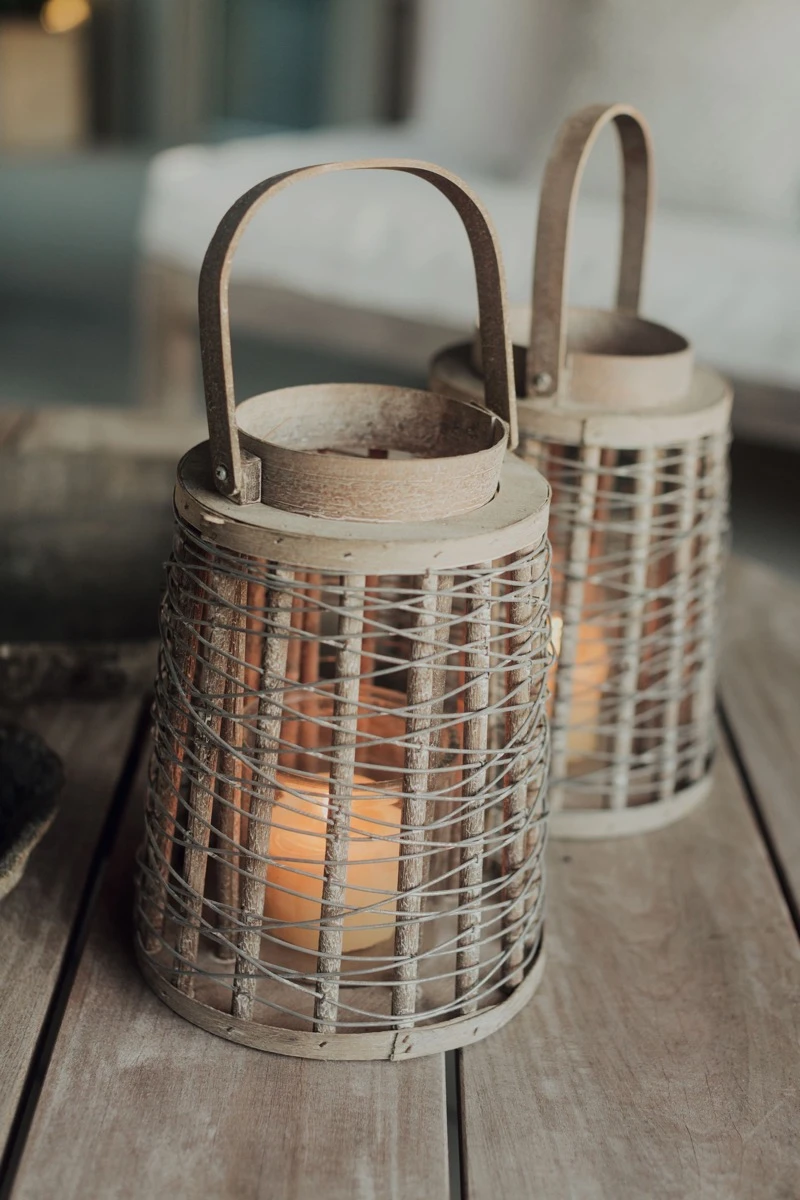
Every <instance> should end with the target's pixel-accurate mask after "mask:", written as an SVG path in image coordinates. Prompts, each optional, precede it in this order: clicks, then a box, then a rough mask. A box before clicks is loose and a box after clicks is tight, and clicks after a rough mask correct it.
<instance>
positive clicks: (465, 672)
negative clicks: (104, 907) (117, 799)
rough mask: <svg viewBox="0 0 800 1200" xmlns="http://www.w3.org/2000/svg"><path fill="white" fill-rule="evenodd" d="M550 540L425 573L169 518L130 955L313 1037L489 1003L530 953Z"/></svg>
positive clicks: (259, 1017) (177, 981) (243, 1013)
mask: <svg viewBox="0 0 800 1200" xmlns="http://www.w3.org/2000/svg"><path fill="white" fill-rule="evenodd" d="M548 566H549V552H548V547H547V543H546V541H542V542H541V543H540V544H539V545H537V546H535V547H531V548H527V549H525V550H523V551H521V552H519V553H518V554H516V555H514V556H512V557H511V558H506V559H503V560H501V561H498V562H494V563H483V564H479V565H476V566H472V567H470V568H463V569H459V570H457V571H451V572H429V573H427V574H425V575H422V576H414V577H409V576H399V575H380V576H377V575H373V576H371V575H340V574H333V573H327V572H311V571H307V570H304V571H300V570H299V569H294V568H292V567H289V566H284V565H281V564H278V563H275V562H266V561H264V560H259V559H256V558H254V557H252V556H247V555H242V554H237V553H236V552H234V551H231V550H225V549H222V548H220V547H218V546H215V545H214V544H212V543H211V542H209V541H207V540H205V539H204V538H203V537H201V536H200V535H199V534H198V533H197V532H196V531H195V530H194V529H193V528H192V527H191V526H189V525H187V524H185V523H184V522H182V521H181V522H179V525H178V532H177V535H176V543H175V550H174V554H173V558H172V561H171V563H170V565H169V569H168V579H167V591H166V595H165V600H164V605H163V609H162V661H161V668H160V672H159V680H158V689H157V697H156V740H155V752H154V757H153V762H152V771H151V788H150V799H149V806H148V813H147V828H146V841H145V846H144V850H143V853H142V856H141V863H140V870H141V887H140V889H139V894H140V902H139V907H138V914H137V919H138V930H139V952H140V954H141V955H143V956H144V957H145V958H146V959H147V961H148V963H149V964H150V966H151V968H152V969H153V970H154V971H155V972H156V973H157V974H158V975H159V977H160V978H161V979H163V980H164V981H166V982H167V983H169V985H170V986H171V987H172V988H175V989H177V990H178V991H180V992H182V993H183V994H184V995H185V996H187V997H193V998H194V999H196V1000H198V1001H200V1002H201V1003H202V1004H204V1005H207V1006H209V1007H210V1008H213V1009H216V1010H218V1011H219V1012H222V1013H230V1014H232V1016H234V1017H236V1018H239V1019H240V1020H244V1021H249V1022H261V1023H266V1024H268V1025H271V1026H279V1027H283V1028H286V1029H304V1030H313V1031H314V1032H316V1033H320V1032H323V1033H326V1032H330V1033H348V1032H363V1031H368V1030H375V1029H392V1028H402V1027H407V1026H415V1025H418V1024H424V1023H436V1022H441V1021H446V1020H448V1019H450V1018H456V1017H463V1016H465V1015H468V1014H471V1013H475V1012H477V1011H479V1010H481V1009H483V1008H485V1007H486V1006H491V1005H492V1004H495V1003H497V1002H498V1000H499V999H502V997H503V996H504V995H506V994H507V993H508V991H509V990H513V989H514V988H515V987H517V986H518V985H519V983H520V982H521V981H522V979H523V978H524V977H525V974H526V972H527V971H528V969H529V968H530V966H531V964H532V963H533V961H534V960H535V958H536V956H537V954H538V952H539V943H540V937H541V923H542V916H541V872H542V863H541V856H542V849H543V836H542V834H543V817H544V792H543V783H544V773H545V767H546V759H547V730H546V720H545V716H544V714H545V708H546V689H547V674H548V668H549V664H550V658H551V648H550V628H549V621H548V586H549V585H548Z"/></svg>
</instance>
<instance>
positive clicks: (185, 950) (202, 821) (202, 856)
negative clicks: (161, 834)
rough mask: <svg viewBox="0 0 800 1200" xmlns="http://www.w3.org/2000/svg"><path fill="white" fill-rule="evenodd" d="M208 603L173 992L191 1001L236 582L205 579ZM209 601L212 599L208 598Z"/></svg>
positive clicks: (218, 576)
mask: <svg viewBox="0 0 800 1200" xmlns="http://www.w3.org/2000/svg"><path fill="white" fill-rule="evenodd" d="M208 586H209V592H210V597H209V601H208V604H207V605H206V625H205V629H206V631H207V633H206V636H207V640H208V643H209V645H208V647H205V648H204V651H203V653H204V654H205V655H206V657H205V658H203V657H202V654H201V653H200V651H198V654H199V656H200V657H201V665H200V681H199V692H200V698H199V700H198V702H197V708H198V710H199V711H198V712H197V713H196V715H195V757H196V759H197V761H198V766H197V767H195V773H194V778H193V779H192V782H191V785H190V788H189V800H188V814H187V821H186V832H185V835H184V847H185V848H184V853H183V870H182V878H183V884H184V887H183V895H182V900H183V910H184V912H183V922H182V924H181V927H180V931H179V933H178V939H177V947H176V956H175V986H176V987H177V988H178V989H179V990H180V991H182V992H184V993H185V995H187V996H192V995H194V973H193V971H192V969H191V968H192V967H193V965H194V964H195V962H196V961H197V950H198V946H199V942H200V923H201V918H202V911H203V900H204V891H205V880H206V870H207V867H208V856H209V855H208V847H209V838H210V835H211V818H212V815H213V809H214V797H215V793H216V786H217V763H218V759H219V741H220V735H221V730H222V710H223V705H224V697H225V691H226V681H225V674H226V672H227V670H228V654H229V650H230V623H231V618H232V613H231V605H232V604H233V603H234V602H235V597H236V580H235V579H232V578H231V577H230V576H229V575H226V574H224V573H223V572H218V571H213V570H210V571H209V573H208ZM211 597H213V599H212V598H211Z"/></svg>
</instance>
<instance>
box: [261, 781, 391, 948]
mask: <svg viewBox="0 0 800 1200" xmlns="http://www.w3.org/2000/svg"><path fill="white" fill-rule="evenodd" d="M278 784H279V785H282V787H281V788H280V790H279V791H278V792H277V796H276V805H275V807H274V809H273V818H272V819H273V825H272V828H271V830H270V839H269V856H270V866H269V868H268V871H267V895H266V902H265V908H264V911H265V914H266V916H267V917H269V918H271V919H272V920H273V921H275V922H286V924H285V925H280V926H278V927H275V928H274V929H273V930H272V932H274V933H275V934H276V936H277V937H279V938H281V939H282V940H283V941H285V942H291V943H292V945H294V946H301V947H302V948H303V949H305V950H313V951H315V950H316V949H317V942H318V940H319V928H318V926H317V925H316V924H309V925H303V926H297V925H293V924H290V922H295V921H307V922H318V921H319V919H320V913H321V908H322V884H323V868H324V863H325V851H326V847H327V845H328V843H327V840H326V832H327V820H328V798H329V795H328V783H327V780H323V779H320V780H314V779H306V778H303V777H298V776H293V775H292V776H289V775H284V774H281V773H279V774H278ZM353 784H354V790H353V799H352V808H351V815H350V835H349V839H348V844H347V884H346V888H345V897H344V904H345V907H346V908H347V909H348V910H351V911H349V912H348V913H347V915H346V916H345V918H344V939H343V947H342V948H343V951H344V952H345V953H351V952H352V951H354V950H364V949H366V947H368V946H374V945H375V944H376V943H377V942H381V941H383V940H384V939H385V938H387V937H390V936H391V935H392V933H393V930H394V909H395V893H396V891H397V871H398V853H399V846H398V835H399V831H400V815H401V814H400V803H399V800H392V799H390V798H389V797H388V796H387V795H386V793H385V792H384V793H382V794H380V793H377V792H376V791H375V788H376V787H377V786H378V785H377V784H376V783H375V781H374V780H372V779H369V778H367V776H365V775H358V774H357V775H355V777H354V779H353ZM288 787H291V789H292V791H291V793H290V792H288V791H284V790H283V789H284V788H288ZM370 789H371V790H370ZM282 826H287V827H290V828H282ZM371 905H374V906H376V907H375V908H372V909H370V911H367V912H365V911H363V910H364V909H365V908H369V907H370V906H371Z"/></svg>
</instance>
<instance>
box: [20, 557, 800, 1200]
mask: <svg viewBox="0 0 800 1200" xmlns="http://www.w3.org/2000/svg"><path fill="white" fill-rule="evenodd" d="M729 594H730V617H729V622H728V635H727V643H726V648H725V654H724V669H723V677H722V689H721V724H722V736H721V742H720V750H719V757H718V763H717V770H716V784H715V788H714V791H713V795H712V797H711V799H710V800H709V802H708V803H707V804H706V805H705V806H704V807H702V808H701V809H700V810H698V811H697V812H695V813H694V814H692V815H691V816H689V817H687V818H685V819H684V820H683V821H682V822H680V823H678V824H676V825H674V826H672V827H671V828H669V829H666V830H664V831H662V832H659V833H654V834H650V835H647V836H643V837H639V838H629V839H623V840H619V841H609V842H602V843H597V842H594V843H556V842H551V844H550V847H549V877H548V885H549V897H548V909H549V916H548V926H547V934H546V936H547V943H548V966H547V970H546V974H545V980H544V983H543V984H542V987H541V989H540V991H539V993H538V994H537V996H536V997H535V998H534V1000H533V1001H532V1002H531V1004H530V1005H529V1006H528V1008H527V1009H525V1010H524V1011H523V1013H522V1014H521V1015H520V1016H519V1017H518V1018H517V1019H516V1020H515V1021H513V1022H512V1023H511V1024H510V1025H509V1026H508V1027H507V1028H506V1029H504V1030H502V1031H501V1032H499V1033H497V1034H495V1035H494V1036H492V1037H491V1038H489V1039H488V1040H487V1041H485V1042H483V1043H481V1044H479V1045H477V1046H474V1047H471V1048H469V1049H466V1050H464V1051H461V1052H458V1053H455V1054H453V1055H447V1056H443V1055H440V1056H435V1057H431V1058H428V1059H422V1060H416V1061H413V1062H408V1063H403V1064H394V1063H362V1064H359V1063H353V1064H346V1063H320V1062H303V1061H298V1060H296V1059H289V1058H281V1057H276V1056H271V1055H266V1054H261V1053H259V1052H257V1051H252V1050H248V1049H245V1048H241V1047H237V1046H234V1045H231V1044H229V1043H227V1042H224V1041H221V1040H218V1039H216V1038H214V1037H212V1036H210V1035H209V1034H206V1033H204V1032H202V1031H201V1030H199V1029H196V1028H194V1027H193V1026H191V1025H189V1024H188V1023H186V1022H185V1021H182V1020H181V1019H180V1018H178V1017H177V1016H175V1015H174V1014H173V1013H172V1012H170V1011H169V1010H168V1009H167V1008H166V1007H165V1006H164V1005H163V1004H161V1003H160V1002H159V1001H158V1000H157V999H156V998H155V997H154V996H153V995H152V994H151V993H150V992H149V991H148V989H147V988H146V986H145V985H144V983H143V982H142V980H141V978H140V976H139V973H138V971H137V969H136V966H135V964H134V962H133V956H132V949H131V943H132V933H131V920H130V914H131V908H132V873H133V867H134V856H135V849H136V845H137V841H138V837H139V824H140V813H141V808H142V794H143V788H144V783H145V759H146V752H147V733H146V728H147V697H146V696H145V695H143V694H140V695H133V696H127V697H122V698H119V699H114V700H106V701H103V702H77V701H75V700H62V701H59V702H57V703H51V704H49V705H48V706H45V707H37V708H31V709H29V710H28V711H27V713H26V719H27V721H28V723H29V724H30V725H31V726H32V727H34V728H36V729H38V730H39V731H41V733H42V734H43V735H44V736H45V737H46V738H47V740H48V741H49V742H50V743H51V745H52V746H53V747H54V748H55V749H56V750H57V751H58V752H59V753H60V754H61V755H62V756H63V757H64V759H65V762H66V767H67V779H68V783H67V788H66V791H65V794H64V797H63V805H62V811H61V814H60V816H59V818H58V820H57V822H56V824H55V825H54V826H53V829H52V830H51V832H50V834H49V835H48V836H47V838H46V839H45V840H44V842H43V843H42V845H41V846H40V847H39V848H38V849H37V851H36V852H35V854H34V857H33V859H32V861H31V864H30V866H29V869H28V871H27V873H26V875H25V877H24V879H23V882H22V883H21V884H20V886H19V887H18V889H17V890H16V891H15V892H13V893H12V894H11V895H10V896H9V897H8V898H7V899H6V900H5V901H4V902H3V903H2V905H0V1048H1V1050H0V1053H1V1055H2V1068H1V1071H2V1086H0V1144H2V1145H4V1146H5V1154H4V1157H3V1160H2V1168H1V1172H2V1173H1V1174H0V1196H2V1197H4V1198H6V1200H8V1198H11V1200H43V1198H49V1197H54V1196H58V1197H59V1200H72V1198H74V1200H93V1198H95V1197H97V1198H100V1200H106V1198H117V1197H119V1198H123V1197H124V1198H125V1200H140V1198H141V1200H150V1198H152V1197H160V1196H171V1197H175V1198H178V1200H183V1198H186V1200H189V1198H192V1200H193V1198H194V1197H198V1196H213V1197H215V1198H219V1200H234V1198H235V1200H250V1198H255V1197H284V1196H285V1197H292V1198H293V1200H306V1198H308V1200H321V1198H322V1197H325V1200H340V1198H341V1200H367V1198H372V1197H375V1198H376V1200H378V1198H379V1200H383V1198H384V1197H392V1198H395V1197H396V1198H398V1200H404V1198H408V1200H420V1198H425V1200H427V1198H429V1197H430V1198H431V1200H438V1198H440V1197H441V1198H445V1197H457V1196H459V1195H460V1196H462V1197H464V1198H465V1200H494V1198H495V1197H510V1198H512V1200H516V1198H519V1200H527V1198H528V1197H531V1198H535V1200H562V1198H563V1197H576V1198H580V1200H584V1198H585V1200H605V1198H609V1200H642V1198H645V1197H648V1198H649V1197H654V1198H655V1197H658V1200H672V1198H674V1200H687V1198H695V1197H697V1198H702V1200H706V1198H712V1197H713V1198H719V1200H733V1198H739V1197H742V1198H745V1197H753V1198H756V1197H757V1198H758V1200H769V1198H772V1197H774V1198H775V1200H777V1198H778V1197H781V1198H785V1200H789V1198H794V1197H796V1196H798V1195H800V1138H799V1137H798V1126H799V1125H800V1121H799V1118H800V1037H799V1036H798V1035H800V1004H799V1002H800V954H799V953H798V931H797V927H796V925H795V923H794V921H793V914H794V918H795V920H796V918H797V914H798V910H800V799H799V797H798V793H799V791H800V783H799V781H800V736H798V728H800V591H798V590H796V589H793V588H792V587H790V586H789V585H787V584H785V583H784V582H782V581H781V580H780V579H779V578H778V577H777V576H775V575H773V574H772V573H771V572H769V571H767V570H765V569H764V568H761V567H756V566H755V565H753V564H749V563H745V562H735V563H734V564H733V568H732V570H731V576H730V587H729ZM448 1117H449V1119H448Z"/></svg>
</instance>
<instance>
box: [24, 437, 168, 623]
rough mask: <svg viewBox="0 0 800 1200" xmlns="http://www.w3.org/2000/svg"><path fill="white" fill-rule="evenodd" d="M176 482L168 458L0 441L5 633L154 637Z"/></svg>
mask: <svg viewBox="0 0 800 1200" xmlns="http://www.w3.org/2000/svg"><path fill="white" fill-rule="evenodd" d="M174 486H175V460H174V458H173V459H172V460H170V461H167V460H166V459H156V458H154V457H147V456H144V455H142V456H141V457H126V456H123V455H118V454H112V453H108V454H103V455H101V454H94V453H90V452H86V453H84V452H77V451H76V452H74V453H73V452H66V453H62V452H57V451H55V450H52V449H49V450H43V451H42V452H41V453H40V452H36V453H33V452H31V453H30V454H28V453H24V452H22V451H19V452H18V450H17V449H16V448H15V447H13V446H12V447H10V448H8V447H6V448H4V449H3V450H2V453H0V512H2V514H3V521H2V525H1V526H0V596H2V605H3V612H2V615H3V627H2V634H3V638H4V640H7V641H12V640H13V641H37V642H38V641H52V640H57V641H79V640H83V641H101V640H104V639H105V640H109V641H111V640H115V641H121V640H123V639H126V638H146V637H153V636H155V634H156V633H157V616H158V602H159V597H160V594H161V590H162V587H163V563H164V560H165V559H166V558H167V556H168V554H169V550H170V546H171V542H172V490H173V488H174Z"/></svg>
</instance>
